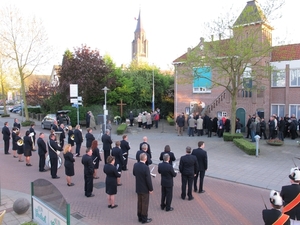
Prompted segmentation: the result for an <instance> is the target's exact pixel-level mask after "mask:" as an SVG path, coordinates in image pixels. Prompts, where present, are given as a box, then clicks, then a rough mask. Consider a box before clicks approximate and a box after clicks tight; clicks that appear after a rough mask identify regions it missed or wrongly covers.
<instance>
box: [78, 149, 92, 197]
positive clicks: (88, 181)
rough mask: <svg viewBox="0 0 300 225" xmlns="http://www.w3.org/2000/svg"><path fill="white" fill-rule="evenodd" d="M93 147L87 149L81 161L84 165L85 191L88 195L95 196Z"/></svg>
mask: <svg viewBox="0 0 300 225" xmlns="http://www.w3.org/2000/svg"><path fill="white" fill-rule="evenodd" d="M92 154H93V151H92V149H90V148H89V149H87V150H86V154H85V155H84V156H82V159H81V163H82V164H83V165H84V192H85V196H86V197H94V196H95V195H94V194H93V174H94V163H93V158H92Z"/></svg>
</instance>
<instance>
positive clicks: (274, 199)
mask: <svg viewBox="0 0 300 225" xmlns="http://www.w3.org/2000/svg"><path fill="white" fill-rule="evenodd" d="M270 202H271V203H272V204H273V205H276V206H282V204H283V201H282V198H281V196H280V194H279V193H278V192H277V191H274V190H272V191H271V192H270Z"/></svg>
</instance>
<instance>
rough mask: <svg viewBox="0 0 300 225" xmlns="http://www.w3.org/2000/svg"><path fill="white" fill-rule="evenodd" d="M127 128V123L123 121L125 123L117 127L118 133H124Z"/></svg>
mask: <svg viewBox="0 0 300 225" xmlns="http://www.w3.org/2000/svg"><path fill="white" fill-rule="evenodd" d="M126 129H127V124H125V123H123V124H121V125H119V126H118V128H117V134H118V135H121V134H124V132H125V131H126Z"/></svg>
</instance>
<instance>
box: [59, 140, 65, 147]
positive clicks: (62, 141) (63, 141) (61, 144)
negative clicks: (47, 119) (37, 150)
mask: <svg viewBox="0 0 300 225" xmlns="http://www.w3.org/2000/svg"><path fill="white" fill-rule="evenodd" d="M64 145H65V140H64V139H62V140H60V147H61V148H62V149H63V148H64Z"/></svg>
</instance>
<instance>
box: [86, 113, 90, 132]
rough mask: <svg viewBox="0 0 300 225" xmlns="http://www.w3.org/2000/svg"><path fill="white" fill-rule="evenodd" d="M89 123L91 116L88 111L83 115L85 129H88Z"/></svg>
mask: <svg viewBox="0 0 300 225" xmlns="http://www.w3.org/2000/svg"><path fill="white" fill-rule="evenodd" d="M90 121H91V115H90V111H88V112H87V113H86V115H85V123H86V128H89V127H90Z"/></svg>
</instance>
